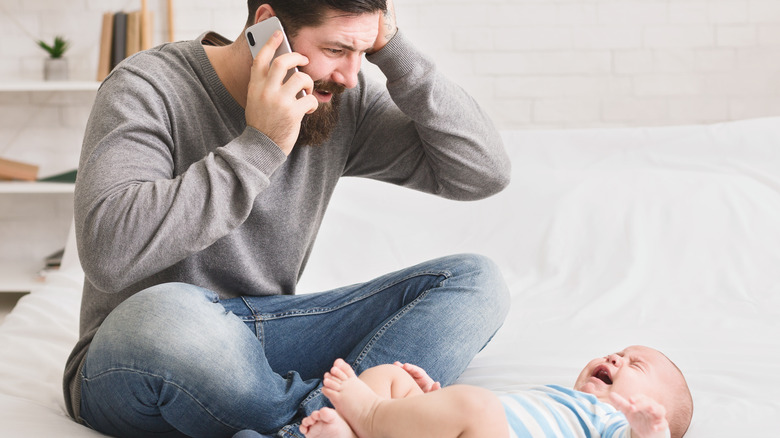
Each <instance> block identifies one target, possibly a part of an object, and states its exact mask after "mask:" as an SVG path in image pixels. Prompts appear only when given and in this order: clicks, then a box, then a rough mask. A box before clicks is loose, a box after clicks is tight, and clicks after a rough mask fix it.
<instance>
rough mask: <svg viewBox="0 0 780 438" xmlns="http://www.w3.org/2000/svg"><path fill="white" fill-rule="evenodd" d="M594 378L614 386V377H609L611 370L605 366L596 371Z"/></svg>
mask: <svg viewBox="0 0 780 438" xmlns="http://www.w3.org/2000/svg"><path fill="white" fill-rule="evenodd" d="M593 377H595V378H597V379H599V380H601V381H602V382H604V383H606V384H607V385H611V384H612V376H610V375H609V370H608V369H607V367H605V366H600V367H598V368H596V370H595V371H594V372H593Z"/></svg>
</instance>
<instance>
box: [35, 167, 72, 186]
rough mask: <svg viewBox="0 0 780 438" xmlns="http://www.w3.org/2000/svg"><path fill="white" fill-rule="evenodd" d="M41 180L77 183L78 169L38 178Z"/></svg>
mask: <svg viewBox="0 0 780 438" xmlns="http://www.w3.org/2000/svg"><path fill="white" fill-rule="evenodd" d="M38 181H39V182H59V183H71V184H73V183H75V182H76V171H75V170H69V171H67V172H62V173H58V174H56V175H51V176H47V177H45V178H38Z"/></svg>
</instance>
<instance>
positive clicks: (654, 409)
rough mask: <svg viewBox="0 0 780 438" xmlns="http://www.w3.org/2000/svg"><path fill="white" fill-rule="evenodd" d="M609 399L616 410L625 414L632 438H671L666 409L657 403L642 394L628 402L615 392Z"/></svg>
mask: <svg viewBox="0 0 780 438" xmlns="http://www.w3.org/2000/svg"><path fill="white" fill-rule="evenodd" d="M609 399H610V400H611V401H612V404H613V405H614V406H615V408H617V409H618V410H619V411H620V412H622V413H623V414H625V416H626V419H627V420H628V424H629V425H630V426H631V436H632V437H636V438H669V422H668V421H666V408H664V407H663V405H661V404H660V403H658V402H657V401H655V400H653V399H652V398H650V397H647V396H645V395H641V394H640V395H635V396H633V397H631V398H630V399H628V400H626V399H625V398H624V397H622V396H621V395H619V394H616V393H614V392H613V393H611V394H610V395H609Z"/></svg>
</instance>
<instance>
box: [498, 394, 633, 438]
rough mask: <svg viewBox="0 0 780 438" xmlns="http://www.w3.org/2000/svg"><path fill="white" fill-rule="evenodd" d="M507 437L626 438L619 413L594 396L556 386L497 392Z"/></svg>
mask: <svg viewBox="0 0 780 438" xmlns="http://www.w3.org/2000/svg"><path fill="white" fill-rule="evenodd" d="M498 398H499V399H500V400H501V403H502V404H503V405H504V410H505V411H506V418H507V422H508V423H509V436H510V437H511V438H541V437H544V438H561V437H566V438H568V437H572V438H573V437H614V438H630V436H631V433H630V431H631V429H630V427H629V425H628V420H626V417H625V416H624V415H623V413H622V412H620V411H618V410H617V409H615V408H614V407H612V405H609V404H607V403H604V402H600V401H599V400H598V399H597V398H596V396H594V395H592V394H586V393H584V392H579V391H574V390H572V389H569V388H564V387H561V386H556V385H548V386H538V387H532V388H529V389H528V390H525V391H522V392H517V393H509V394H500V395H499V396H498Z"/></svg>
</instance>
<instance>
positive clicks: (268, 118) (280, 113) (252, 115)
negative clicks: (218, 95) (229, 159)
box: [246, 31, 318, 155]
mask: <svg viewBox="0 0 780 438" xmlns="http://www.w3.org/2000/svg"><path fill="white" fill-rule="evenodd" d="M281 43H282V33H281V32H279V31H277V32H275V33H274V34H273V35H272V36H271V38H269V39H268V41H267V42H266V43H265V45H264V46H263V47H262V48H261V49H260V51H259V52H258V54H257V57H256V58H255V60H254V62H253V64H252V72H251V75H250V78H249V88H248V91H247V103H246V123H247V125H248V126H252V127H253V128H255V129H257V130H258V131H260V132H262V133H263V134H265V135H267V136H268V138H270V139H271V140H273V141H274V142H275V143H276V144H277V145H278V146H279V148H281V149H282V151H283V152H284V153H285V155H289V154H290V152H292V149H293V147H294V146H295V141H296V140H297V139H298V133H299V132H300V130H301V120H302V119H303V116H304V115H305V114H311V113H313V112H314V111H315V110H316V109H317V105H318V103H317V98H316V97H314V96H313V95H312V90H313V88H314V81H313V80H312V78H311V77H310V76H309V75H307V74H306V73H303V72H301V71H298V72H297V73H295V74H294V75H292V76H291V77H290V78H289V79H288V80H287V82H284V78H285V76H287V71H288V70H290V69H291V68H293V67H298V66H303V65H306V64H308V63H309V60H308V58H306V57H305V56H303V55H301V54H300V53H295V52H293V53H287V54H284V55H282V56H279V57H277V58H276V59H274V60H273V63H272V62H271V59H273V56H274V53H275V52H276V49H277V48H278V47H279V45H280V44H281ZM269 64H270V65H269ZM301 90H304V91H306V96H304V97H301V98H300V99H299V98H298V97H297V95H298V94H299V93H300V91H301Z"/></svg>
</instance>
